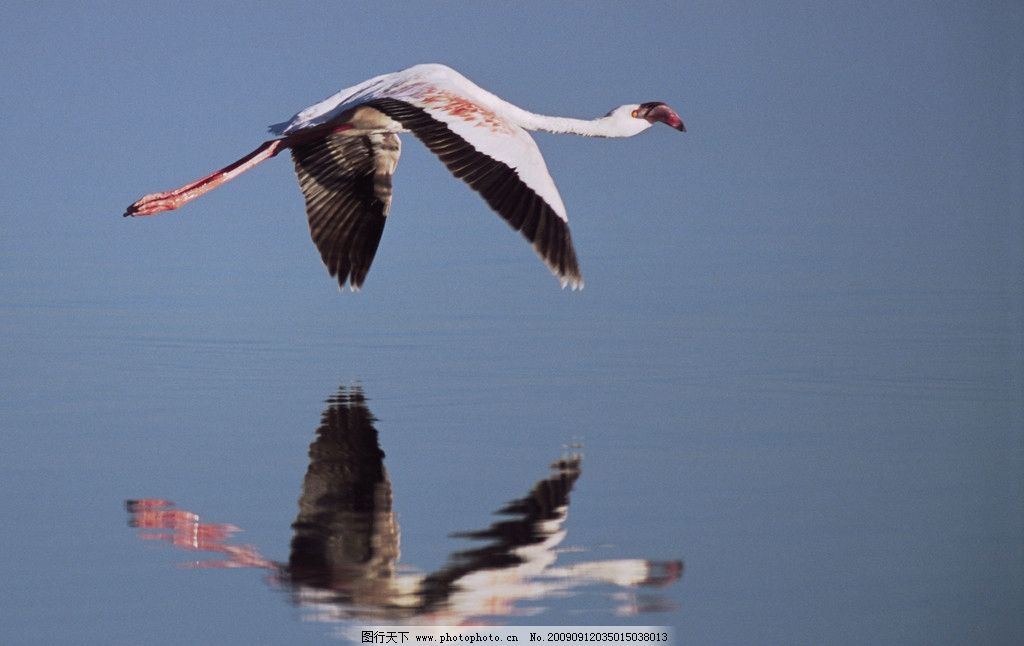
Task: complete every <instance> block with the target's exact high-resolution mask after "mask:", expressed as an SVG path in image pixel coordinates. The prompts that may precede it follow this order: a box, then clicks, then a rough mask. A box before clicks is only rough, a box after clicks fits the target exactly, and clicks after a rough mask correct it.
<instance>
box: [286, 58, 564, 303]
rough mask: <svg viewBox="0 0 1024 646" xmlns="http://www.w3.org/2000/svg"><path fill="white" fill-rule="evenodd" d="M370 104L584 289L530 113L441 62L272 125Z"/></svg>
mask: <svg viewBox="0 0 1024 646" xmlns="http://www.w3.org/2000/svg"><path fill="white" fill-rule="evenodd" d="M359 106H367V107H372V108H375V109H376V110H379V111H380V112H383V113H385V114H386V115H387V116H389V117H390V118H391V119H393V120H395V121H397V122H399V123H400V124H401V125H402V126H403V128H404V129H406V130H409V131H411V132H412V133H414V134H415V135H416V136H417V137H418V138H419V139H420V140H422V141H423V142H424V143H425V144H426V145H427V147H428V148H430V150H431V151H433V152H434V153H435V154H436V155H437V156H438V157H440V158H441V161H442V162H444V164H445V165H446V166H447V167H448V169H449V170H450V171H451V172H452V173H454V174H455V176H456V177H459V178H461V179H463V180H465V181H466V182H467V183H468V184H469V185H470V186H471V187H472V188H473V189H474V190H476V191H477V192H479V193H480V194H481V195H482V196H483V198H484V199H485V200H486V201H487V203H488V204H489V205H490V206H491V208H493V209H494V210H495V211H497V212H498V214H499V215H500V216H501V217H502V218H504V219H505V221H506V222H508V223H509V225H510V226H512V228H514V229H516V230H517V231H520V232H521V233H522V234H523V236H524V237H525V238H526V239H527V240H529V241H530V243H531V244H532V245H533V248H534V250H535V251H536V252H537V254H538V255H539V256H540V257H541V259H542V260H543V261H544V262H545V263H546V264H547V265H548V267H549V268H550V269H551V271H552V272H554V273H555V275H556V276H558V278H559V279H560V280H561V281H562V284H563V285H571V286H572V287H582V286H583V278H582V276H581V275H580V270H579V264H578V262H577V260H576V252H575V250H574V249H573V244H572V237H571V236H570V235H569V226H568V219H567V217H566V213H565V206H564V205H563V204H562V198H561V196H560V195H559V194H558V189H557V188H556V187H555V183H554V181H553V180H552V179H551V175H550V174H549V173H548V170H547V166H546V165H545V163H544V158H543V157H542V156H541V154H540V150H539V149H538V148H537V144H536V143H535V142H534V141H533V138H532V137H530V134H529V132H527V131H526V130H525V129H524V127H523V126H522V125H520V124H521V122H522V119H521V118H520V117H521V116H522V115H523V114H528V113H525V112H524V111H523V110H521V109H520V108H517V107H516V106H514V105H512V104H510V103H508V102H506V101H503V100H502V99H500V98H498V97H497V96H495V95H493V94H491V93H490V92H488V91H487V90H484V89H483V88H481V87H479V86H477V85H476V84H475V83H473V82H472V81H470V80H469V79H467V78H466V77H464V76H462V75H461V74H459V73H458V72H456V71H455V70H453V69H451V68H448V67H445V66H443V65H432V64H431V65H416V66H414V67H411V68H409V69H406V70H402V71H401V72H395V73H392V74H383V75H381V76H376V77H374V78H372V79H369V80H367V81H364V82H363V83H360V84H358V85H354V86H352V87H350V88H345V89H344V90H341V91H340V92H338V93H336V94H334V95H333V96H330V97H328V98H326V99H324V100H323V101H321V102H319V103H317V104H314V105H312V106H310V107H308V108H306V109H305V110H302V111H301V112H299V113H298V114H296V115H295V116H294V117H292V119H291V120H289V121H286V122H284V123H279V124H277V125H275V126H272V127H271V131H272V132H274V133H275V134H278V135H283V136H287V135H291V134H295V133H297V132H300V131H303V130H307V129H312V128H315V127H318V126H323V125H326V124H328V123H331V122H333V121H335V120H338V119H341V118H344V117H345V115H346V114H347V113H348V111H350V110H353V109H356V108H358V107H359Z"/></svg>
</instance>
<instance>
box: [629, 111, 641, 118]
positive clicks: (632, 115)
mask: <svg viewBox="0 0 1024 646" xmlns="http://www.w3.org/2000/svg"><path fill="white" fill-rule="evenodd" d="M637 114H639V111H638V110H633V111H632V112H630V113H629V116H631V117H633V118H634V119H636V115H637Z"/></svg>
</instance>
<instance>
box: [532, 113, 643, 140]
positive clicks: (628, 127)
mask: <svg viewBox="0 0 1024 646" xmlns="http://www.w3.org/2000/svg"><path fill="white" fill-rule="evenodd" d="M518 112H520V113H521V114H515V115H514V116H515V117H516V121H517V122H518V123H519V125H520V126H522V127H523V128H526V129H527V130H541V131H544V132H553V133H555V134H571V135H582V136H584V137H632V136H633V135H635V134H639V133H640V132H641V131H643V130H645V129H646V127H645V126H646V125H647V124H645V123H644V122H642V121H639V120H637V119H631V121H634V122H635V123H624V122H623V121H622V120H621V119H616V118H615V117H614V116H612V115H608V116H606V117H598V118H597V119H590V120H587V119H573V118H572V117H551V116H548V115H543V114H535V113H533V112H527V111H526V110H522V109H520V110H519V111H518Z"/></svg>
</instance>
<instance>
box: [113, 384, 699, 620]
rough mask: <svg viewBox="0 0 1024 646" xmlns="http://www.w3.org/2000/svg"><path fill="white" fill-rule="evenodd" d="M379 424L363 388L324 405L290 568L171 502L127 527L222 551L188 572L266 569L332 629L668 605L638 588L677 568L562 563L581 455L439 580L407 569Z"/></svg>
mask: <svg viewBox="0 0 1024 646" xmlns="http://www.w3.org/2000/svg"><path fill="white" fill-rule="evenodd" d="M375 421H376V419H375V418H374V417H373V415H372V413H370V411H369V409H368V408H367V406H366V398H365V396H364V395H363V392H362V390H361V389H360V388H358V387H354V388H344V387H342V388H341V389H340V390H339V392H338V393H337V394H336V395H335V396H334V397H332V398H330V399H329V400H328V401H327V408H326V409H325V410H324V412H323V416H322V419H321V422H320V426H319V427H318V428H317V430H316V438H315V439H314V441H313V443H312V444H311V445H310V447H309V458H310V461H309V468H308V469H307V471H306V476H305V479H304V481H303V484H302V494H301V496H300V498H299V513H298V516H297V517H296V519H295V522H294V523H293V524H292V529H293V530H294V534H293V537H292V541H291V549H290V554H289V557H288V561H287V563H281V562H276V561H272V560H269V559H266V558H265V557H263V556H262V555H261V554H260V553H259V551H258V550H257V549H256V548H254V547H252V546H248V545H237V544H233V543H232V542H231V537H232V535H233V534H234V533H235V532H237V531H239V529H238V528H237V527H235V526H233V525H228V524H221V523H207V522H205V521H203V520H201V519H200V517H199V516H198V515H197V514H195V513H192V512H189V511H185V510H181V509H176V508H175V507H174V504H173V503H172V502H170V501H166V500H156V499H142V500H130V501H128V502H127V508H128V511H129V514H130V519H129V524H130V525H131V526H133V527H138V528H140V529H143V530H146V531H145V532H141V533H140V534H139V536H140V537H141V538H143V539H158V540H165V541H168V542H170V543H172V544H173V545H174V546H175V547H177V548H180V549H183V550H187V551H196V552H210V553H213V554H216V555H217V557H216V558H213V559H209V560H205V561H196V562H193V563H191V564H190V565H191V566H192V567H200V568H236V567H252V568H263V569H267V570H269V571H270V572H271V580H272V581H273V582H274V583H276V584H279V585H282V586H284V587H285V589H287V590H288V591H289V593H290V594H291V597H292V599H293V600H294V602H295V603H297V604H298V605H300V606H302V607H304V608H307V609H308V610H309V611H310V612H311V613H312V614H313V615H314V616H313V617H312V618H314V619H320V620H325V621H341V620H346V619H355V618H361V619H365V620H378V621H382V620H386V621H388V622H399V621H401V622H414V623H438V624H449V625H454V624H461V623H467V622H471V621H474V620H479V619H481V618H484V617H496V616H510V615H515V614H526V613H528V612H532V611H534V610H536V609H537V608H533V609H532V610H531V609H528V608H525V607H523V604H527V603H534V604H542V603H543V600H544V599H545V598H551V597H553V596H556V595H557V596H564V594H565V593H567V592H568V591H570V590H572V589H573V588H576V587H579V586H583V585H588V584H595V583H604V584H611V585H614V586H618V587H619V588H621V589H620V590H619V591H618V592H615V593H613V594H612V595H611V598H612V599H613V602H614V603H615V604H616V608H615V611H616V613H617V614H636V613H639V612H650V611H655V610H665V609H667V608H668V607H669V606H668V604H667V602H666V601H664V600H662V599H660V598H658V597H652V596H647V597H638V596H637V595H636V594H635V593H634V591H635V590H636V589H637V586H659V585H667V584H669V583H672V582H673V581H675V580H677V579H678V578H679V577H680V576H681V574H682V569H683V565H682V562H681V561H664V562H657V561H649V560H642V559H619V560H595V561H582V562H577V563H574V564H571V565H566V566H562V567H558V566H557V565H556V561H557V559H558V556H559V551H558V550H557V549H556V548H557V547H558V545H559V544H561V542H562V541H563V540H564V538H565V535H566V531H565V529H564V528H563V524H564V522H565V520H566V517H567V515H568V510H569V494H570V492H571V491H572V488H573V485H574V484H575V482H576V480H577V479H578V478H579V476H580V462H581V456H580V455H579V454H578V453H575V452H574V453H570V454H567V455H565V456H564V457H562V458H561V459H559V460H558V461H556V462H555V463H554V464H552V465H551V470H550V473H549V474H548V476H547V477H546V478H544V479H542V480H540V481H538V482H537V483H536V484H535V485H534V486H533V488H532V489H531V490H530V492H529V493H528V494H527V495H525V496H524V497H522V498H519V499H516V500H513V501H511V502H509V503H508V504H506V505H505V506H504V507H502V508H501V509H499V510H498V511H497V515H499V520H496V521H495V522H494V523H493V524H491V526H490V527H488V528H487V529H483V530H478V531H469V532H459V533H455V534H452V536H453V537H457V538H465V539H469V540H472V541H474V542H479V543H480V545H479V546H478V547H474V548H472V549H466V550H463V551H458V552H455V553H453V554H452V555H451V556H450V557H449V559H448V562H447V563H446V564H445V565H444V566H443V567H442V568H441V569H439V570H437V571H435V572H431V573H422V572H417V571H415V570H411V569H408V568H405V567H402V568H400V567H399V565H398V560H399V551H400V550H399V539H400V530H399V526H398V520H397V517H396V514H395V512H394V511H393V507H392V491H391V481H390V479H389V477H388V474H387V470H386V469H385V467H384V452H383V451H382V450H381V448H380V443H379V440H378V434H377V429H376V428H375V427H374V422H375ZM623 591H625V592H626V593H625V594H623Z"/></svg>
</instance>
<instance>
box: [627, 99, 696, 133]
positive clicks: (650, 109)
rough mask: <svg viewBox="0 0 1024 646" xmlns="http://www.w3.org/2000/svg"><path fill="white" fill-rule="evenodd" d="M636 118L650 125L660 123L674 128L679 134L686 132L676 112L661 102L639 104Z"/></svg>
mask: <svg viewBox="0 0 1024 646" xmlns="http://www.w3.org/2000/svg"><path fill="white" fill-rule="evenodd" d="M636 116H637V117H638V118H641V119H647V121H649V122H650V123H658V122H661V123H664V124H666V125H668V126H671V127H673V128H675V129H676V130H678V131H679V132H686V126H685V125H683V120H682V119H680V118H679V115H678V114H676V111H675V110H673V109H672V108H670V107H668V105H667V104H665V103H662V102H661V101H651V102H650V103H643V104H641V105H640V109H639V110H637V115H636Z"/></svg>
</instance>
